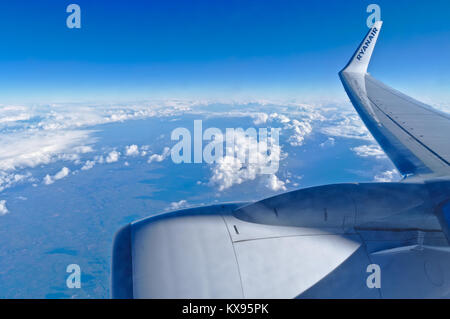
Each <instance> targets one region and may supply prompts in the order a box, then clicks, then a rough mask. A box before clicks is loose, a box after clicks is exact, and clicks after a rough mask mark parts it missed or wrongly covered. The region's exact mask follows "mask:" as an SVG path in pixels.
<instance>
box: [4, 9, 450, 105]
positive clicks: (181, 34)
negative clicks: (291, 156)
mask: <svg viewBox="0 0 450 319" xmlns="http://www.w3.org/2000/svg"><path fill="white" fill-rule="evenodd" d="M70 3H77V4H79V5H80V7H81V15H82V28H81V29H68V28H67V27H66V18H67V16H68V15H69V14H68V13H66V7H67V5H68V4H70ZM370 3H377V4H379V5H380V7H381V18H382V20H383V21H384V26H383V30H382V33H381V35H380V38H379V42H378V45H377V48H376V50H375V54H374V57H373V59H372V64H371V68H370V69H369V71H371V73H372V74H373V75H374V76H376V77H377V78H379V79H380V80H382V81H384V82H385V83H387V84H389V85H392V86H396V88H398V89H400V90H403V91H405V93H408V94H411V95H413V96H415V97H417V98H423V99H425V100H427V99H430V100H431V101H434V102H450V90H449V88H450V1H448V0H433V1H423V0H421V1H418V0H396V1H391V0H388V1H385V0H371V1H365V0H351V1H348V0H346V1H344V0H340V1H338V0H335V1H333V0H328V1H326V0H317V1H312V0H310V1H301V0H295V1H284V0H273V1H272V0H270V1H263V0H255V1H250V0H238V1H235V0H199V1H188V0H185V1H180V0H177V1H176V0H149V1H144V0H139V1H138V0H134V1H133V0H129V1H125V0H116V1H114V0H110V1H100V0H71V1H62V0H39V1H36V0H29V1H23V0H16V1H2V2H1V3H0V39H1V42H0V43H1V50H0V72H1V77H0V103H14V102H17V103H21V102H54V101H60V102H65V101H73V100H85V101H88V100H89V101H90V100H109V101H127V100H128V101H132V100H139V99H147V98H149V99H151V98H164V97H167V98H170V97H179V98H185V97H186V98H227V97H230V98H242V97H250V98H271V97H276V98H291V97H297V98H300V99H302V98H303V99H305V100H310V99H318V100H321V99H330V100H334V99H336V100H339V99H343V98H344V97H345V95H344V94H345V93H344V91H343V89H342V88H341V85H340V82H339V79H338V76H337V72H338V71H339V70H340V69H341V68H342V67H343V66H344V65H345V64H346V62H347V60H348V59H349V57H350V56H351V55H352V53H353V51H354V50H355V49H356V46H357V45H358V44H359V42H360V41H361V39H362V37H363V36H364V34H365V33H366V32H367V26H366V18H367V16H368V13H366V7H367V5H368V4H370ZM449 104H450V103H449Z"/></svg>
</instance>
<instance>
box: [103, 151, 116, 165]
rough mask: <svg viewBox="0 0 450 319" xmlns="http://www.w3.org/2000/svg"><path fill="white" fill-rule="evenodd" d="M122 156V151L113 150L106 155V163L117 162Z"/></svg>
mask: <svg viewBox="0 0 450 319" xmlns="http://www.w3.org/2000/svg"><path fill="white" fill-rule="evenodd" d="M119 157H120V153H119V152H117V151H111V152H110V153H109V154H108V156H106V159H105V161H106V163H114V162H117V161H118V160H119Z"/></svg>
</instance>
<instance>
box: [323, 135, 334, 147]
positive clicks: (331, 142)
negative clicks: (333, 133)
mask: <svg viewBox="0 0 450 319" xmlns="http://www.w3.org/2000/svg"><path fill="white" fill-rule="evenodd" d="M335 142H336V140H335V139H334V138H333V137H329V138H328V139H327V140H326V141H325V142H322V143H320V147H323V148H325V147H330V146H334V144H335Z"/></svg>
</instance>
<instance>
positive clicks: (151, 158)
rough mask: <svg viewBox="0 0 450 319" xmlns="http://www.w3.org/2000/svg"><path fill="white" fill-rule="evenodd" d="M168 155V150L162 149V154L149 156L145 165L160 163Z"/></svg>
mask: <svg viewBox="0 0 450 319" xmlns="http://www.w3.org/2000/svg"><path fill="white" fill-rule="evenodd" d="M169 154H170V148H168V147H164V150H163V152H162V154H152V155H150V156H149V158H148V161H147V163H149V164H150V163H151V162H162V161H163V160H165V159H166V158H167V156H168V155H169Z"/></svg>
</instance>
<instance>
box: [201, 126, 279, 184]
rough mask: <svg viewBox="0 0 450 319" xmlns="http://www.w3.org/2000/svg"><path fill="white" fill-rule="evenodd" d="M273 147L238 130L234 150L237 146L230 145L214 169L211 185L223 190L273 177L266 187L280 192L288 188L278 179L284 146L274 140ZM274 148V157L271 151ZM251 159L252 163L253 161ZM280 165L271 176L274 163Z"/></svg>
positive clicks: (271, 143) (270, 142)
mask: <svg viewBox="0 0 450 319" xmlns="http://www.w3.org/2000/svg"><path fill="white" fill-rule="evenodd" d="M268 144H269V145H266V144H264V143H263V142H261V141H259V142H258V141H257V140H256V139H255V138H254V137H253V136H251V135H247V134H246V133H245V132H244V131H238V130H236V131H235V135H234V148H233V145H228V144H225V145H226V150H225V154H224V156H223V157H220V158H219V159H218V160H217V162H215V163H214V164H213V166H212V168H211V170H212V176H211V178H210V180H209V184H210V185H215V186H217V187H218V189H219V191H223V190H225V189H227V188H230V187H231V186H233V185H235V184H242V183H243V182H245V181H250V180H255V179H256V178H257V177H259V176H263V175H269V176H268V177H267V176H266V178H267V179H268V182H267V183H265V186H266V187H268V188H270V189H272V190H278V189H280V188H282V187H284V184H282V182H281V181H279V180H278V178H277V177H276V176H275V173H276V170H278V165H279V161H280V160H281V158H282V152H281V147H280V146H279V144H278V143H277V142H275V143H274V140H271V141H270V140H269V142H268ZM267 148H268V149H270V154H268V152H267ZM250 156H251V157H252V160H250ZM273 163H275V164H276V167H275V168H276V170H275V171H272V170H271V171H270V173H268V167H269V165H270V164H273Z"/></svg>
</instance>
